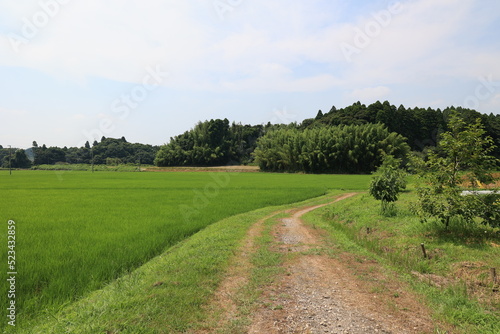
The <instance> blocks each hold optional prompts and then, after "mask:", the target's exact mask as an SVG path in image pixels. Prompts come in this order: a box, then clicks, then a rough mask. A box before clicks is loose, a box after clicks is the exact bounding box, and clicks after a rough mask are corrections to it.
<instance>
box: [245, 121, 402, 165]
mask: <svg viewBox="0 0 500 334" xmlns="http://www.w3.org/2000/svg"><path fill="white" fill-rule="evenodd" d="M409 150H410V148H409V146H408V144H407V143H406V139H405V138H404V137H403V136H401V135H399V134H397V133H395V132H389V130H388V129H387V128H386V127H385V126H384V125H382V124H363V125H339V126H333V127H326V126H325V127H316V128H311V129H305V130H300V129H297V128H285V129H278V130H274V131H270V132H268V133H266V134H265V135H264V136H263V137H261V138H259V140H258V143H257V148H256V150H255V152H254V155H255V160H256V161H257V162H258V164H259V166H260V168H261V170H263V171H273V172H306V173H369V172H371V171H373V170H375V168H376V167H377V166H378V165H380V163H381V159H382V157H383V156H384V155H386V154H390V155H393V156H395V157H396V158H402V157H404V156H405V155H406V154H407V153H408V151H409Z"/></svg>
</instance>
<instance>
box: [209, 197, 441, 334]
mask: <svg viewBox="0 0 500 334" xmlns="http://www.w3.org/2000/svg"><path fill="white" fill-rule="evenodd" d="M355 195H356V193H347V194H343V195H340V196H338V197H336V198H334V200H333V201H329V202H328V203H324V204H320V205H314V206H308V207H302V208H297V209H292V210H286V211H280V212H275V213H274V214H272V215H269V216H268V217H266V218H264V219H262V220H261V221H259V222H256V223H255V224H254V225H253V226H252V228H251V229H250V230H249V232H248V234H247V237H246V239H245V241H244V243H243V244H242V246H241V248H240V250H239V252H238V253H237V254H236V255H235V257H234V259H233V262H232V265H231V267H230V270H229V272H228V273H227V276H226V278H225V279H224V281H223V282H222V284H221V285H220V287H219V289H218V291H217V293H216V295H215V297H214V300H213V302H212V303H211V304H210V306H209V307H210V308H211V309H212V310H211V312H214V315H215V314H217V316H216V317H215V318H216V319H218V320H217V321H215V322H216V323H212V324H207V326H206V327H205V330H203V331H201V332H203V333H208V332H210V333H212V332H218V333H255V334H257V333H258V334H261V333H351V334H352V333H370V334H372V333H398V334H399V333H434V331H435V326H434V324H433V320H432V318H431V315H430V312H429V310H428V309H427V308H426V307H424V306H423V305H422V304H420V303H419V302H418V298H417V297H416V296H415V295H413V294H412V293H411V292H409V288H407V287H405V286H403V283H401V282H399V281H397V280H395V279H394V277H391V275H390V274H389V273H387V272H386V271H385V270H384V269H383V268H382V266H380V265H379V264H377V263H376V262H375V261H374V260H367V259H362V258H359V256H355V255H352V254H349V253H345V252H343V251H341V250H339V249H338V248H336V247H335V246H334V245H333V244H332V243H331V241H329V240H331V239H329V237H328V236H327V234H326V232H325V231H322V230H320V229H316V228H314V227H313V226H310V225H308V224H305V223H304V222H303V220H302V219H301V217H302V216H303V215H304V214H306V213H308V212H311V211H312V210H316V209H318V208H320V207H323V206H326V205H335V202H338V201H341V200H344V199H346V198H348V197H351V196H355Z"/></svg>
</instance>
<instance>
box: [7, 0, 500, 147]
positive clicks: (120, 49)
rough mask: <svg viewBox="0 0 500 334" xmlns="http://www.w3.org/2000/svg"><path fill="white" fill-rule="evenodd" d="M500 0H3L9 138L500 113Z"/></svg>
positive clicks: (161, 139)
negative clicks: (345, 110)
mask: <svg viewBox="0 0 500 334" xmlns="http://www.w3.org/2000/svg"><path fill="white" fill-rule="evenodd" d="M499 31H500V1H498V0H461V1H458V0H401V1H399V2H394V1H382V0H380V1H379V0H370V1H368V0H359V1H355V0H272V1H269V0H182V1H181V0H147V1H138V0H135V1H133V0H86V1H82V0H35V1H32V0H24V1H18V0H0V145H3V146H4V147H7V146H8V145H12V147H21V148H28V147H30V146H31V145H32V142H33V141H37V143H38V145H42V144H46V145H47V146H59V147H63V146H67V147H74V146H77V147H80V146H82V145H83V144H84V143H85V141H87V140H88V141H90V142H91V143H92V142H93V140H95V139H97V140H98V141H99V140H100V138H101V137H102V136H105V137H112V138H120V137H122V136H124V137H125V138H126V139H127V141H129V142H140V143H145V144H153V145H161V144H165V143H167V142H168V141H169V140H170V137H173V136H175V135H178V134H181V133H183V132H185V131H187V130H189V129H191V128H193V127H194V125H195V124H196V123H197V122H198V121H204V120H209V119H215V118H227V119H229V120H230V121H231V122H233V121H234V122H237V123H239V122H241V123H243V124H252V125H255V124H264V123H267V122H271V123H290V122H299V123H300V122H301V121H302V120H304V119H305V118H311V117H315V116H316V114H317V112H318V110H322V111H323V112H324V113H326V112H328V111H329V110H330V109H331V108H332V106H335V107H337V108H342V107H346V106H348V105H351V104H352V103H354V102H356V101H360V102H362V103H364V104H367V105H368V104H371V103H373V102H375V101H377V100H380V101H385V100H387V101H389V102H390V103H392V104H394V105H396V106H399V105H401V104H402V105H404V106H405V107H424V108H427V107H432V108H445V107H448V106H464V107H468V108H473V109H476V110H477V111H479V112H482V113H488V114H489V113H493V114H498V113H500V38H499V36H498V32H499Z"/></svg>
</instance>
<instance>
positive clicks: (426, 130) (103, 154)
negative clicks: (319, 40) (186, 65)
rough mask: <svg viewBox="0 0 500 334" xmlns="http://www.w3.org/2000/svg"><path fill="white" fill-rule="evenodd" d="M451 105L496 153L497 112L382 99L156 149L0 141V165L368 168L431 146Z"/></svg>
mask: <svg viewBox="0 0 500 334" xmlns="http://www.w3.org/2000/svg"><path fill="white" fill-rule="evenodd" d="M453 110H456V111H457V112H458V113H459V115H460V116H461V117H462V118H463V119H464V120H465V121H466V122H467V123H471V122H473V121H475V120H476V119H477V118H479V119H480V120H481V122H482V124H483V126H484V128H485V130H486V134H487V135H488V136H491V137H492V138H493V140H494V143H495V144H496V145H497V147H496V148H495V151H494V152H493V155H494V156H495V157H497V158H500V115H494V114H489V115H486V114H481V113H479V112H477V111H475V110H471V109H466V108H462V107H456V108H455V107H453V106H451V107H448V108H446V109H444V110H440V109H432V108H419V107H415V108H406V107H404V106H403V105H400V106H399V107H396V106H395V105H392V104H390V103H389V102H388V101H384V102H380V101H377V102H375V103H372V104H370V105H368V106H367V105H365V104H361V103H360V102H356V103H354V104H352V105H350V106H347V107H345V108H341V109H337V108H336V107H335V106H333V107H332V108H331V109H330V110H329V111H328V112H326V113H323V112H322V111H321V110H320V111H318V112H317V115H316V117H315V118H309V119H305V120H303V121H302V122H301V123H291V124H271V123H268V124H259V125H243V124H241V123H235V122H232V123H230V122H229V120H227V119H223V120H222V119H212V120H207V121H204V122H198V123H197V124H196V125H195V126H194V127H193V128H192V129H190V130H188V131H185V132H184V133H182V134H179V135H177V136H175V137H172V138H170V141H169V142H168V143H167V144H165V145H162V146H153V145H149V144H140V143H129V142H127V140H126V139H125V138H124V137H122V138H117V139H114V138H105V137H102V138H101V140H100V141H99V142H98V141H94V142H93V143H92V144H91V143H89V142H86V143H85V145H84V146H83V147H69V148H68V147H63V148H60V147H46V146H45V145H44V144H42V145H41V146H38V144H37V142H36V141H34V142H33V145H32V147H30V148H27V149H12V150H11V149H9V148H4V147H2V146H1V145H0V164H1V165H2V166H3V167H8V166H9V163H10V165H11V166H12V167H14V168H29V167H31V166H32V165H41V164H57V163H59V164H61V163H64V164H77V163H78V164H82V163H83V164H89V163H91V162H93V163H95V164H108V165H116V164H121V163H128V164H156V165H157V166H216V165H228V164H249V163H258V164H259V166H260V167H261V169H263V170H269V171H304V172H311V173H316V172H370V171H372V170H373V169H374V168H375V167H376V165H377V164H378V163H379V161H380V160H379V158H380V155H381V154H383V152H384V153H390V152H392V153H394V154H396V155H397V156H401V155H403V154H404V152H407V151H408V150H412V151H417V152H422V151H425V150H426V148H428V147H434V146H436V144H437V143H438V141H439V135H440V134H441V133H442V132H444V131H446V130H447V121H448V117H449V115H450V113H451V112H452V111H453ZM395 145H396V146H395Z"/></svg>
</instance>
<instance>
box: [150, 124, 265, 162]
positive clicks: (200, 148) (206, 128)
mask: <svg viewBox="0 0 500 334" xmlns="http://www.w3.org/2000/svg"><path fill="white" fill-rule="evenodd" d="M269 127H272V125H270V124H268V125H267V126H263V125H255V126H252V125H242V124H240V123H234V122H233V123H232V124H229V120H228V119H227V118H226V119H223V120H222V119H215V120H214V119H211V120H209V121H205V122H198V124H196V126H195V127H194V128H193V129H191V130H189V131H186V132H184V133H183V134H181V135H178V136H175V137H173V138H170V142H169V143H168V144H166V145H164V146H162V147H161V148H160V149H159V151H158V154H157V156H156V159H155V164H156V165H157V166H217V165H227V164H247V163H249V162H251V161H252V160H253V158H252V152H253V151H254V150H255V148H256V145H257V139H258V138H260V137H261V136H262V135H263V134H264V133H265V131H266V129H268V128H269Z"/></svg>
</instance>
